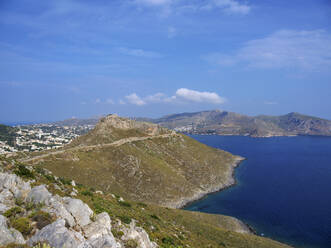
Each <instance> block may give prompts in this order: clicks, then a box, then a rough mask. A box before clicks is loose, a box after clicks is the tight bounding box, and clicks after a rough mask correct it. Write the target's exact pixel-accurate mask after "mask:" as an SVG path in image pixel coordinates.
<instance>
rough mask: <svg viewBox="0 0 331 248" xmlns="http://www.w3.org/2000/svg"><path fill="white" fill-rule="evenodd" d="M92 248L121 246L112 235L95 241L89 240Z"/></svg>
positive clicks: (118, 247) (115, 247) (119, 247)
mask: <svg viewBox="0 0 331 248" xmlns="http://www.w3.org/2000/svg"><path fill="white" fill-rule="evenodd" d="M89 243H90V244H91V246H92V247H93V248H121V245H120V244H119V243H117V242H116V240H115V238H114V236H113V235H104V236H102V237H98V238H95V239H91V240H89Z"/></svg>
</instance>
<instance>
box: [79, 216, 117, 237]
mask: <svg viewBox="0 0 331 248" xmlns="http://www.w3.org/2000/svg"><path fill="white" fill-rule="evenodd" d="M83 231H84V233H85V237H87V238H88V239H96V238H99V237H102V236H104V235H111V236H112V233H111V220H110V218H109V215H108V214H107V213H105V212H103V213H101V214H98V215H97V216H96V221H95V222H92V223H90V224H89V225H86V226H85V227H84V228H83Z"/></svg>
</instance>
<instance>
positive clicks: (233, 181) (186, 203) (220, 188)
mask: <svg viewBox="0 0 331 248" xmlns="http://www.w3.org/2000/svg"><path fill="white" fill-rule="evenodd" d="M235 157H236V158H235V160H234V161H233V162H232V164H231V174H230V178H228V182H227V183H225V184H224V183H222V184H221V185H217V186H213V187H211V188H209V189H208V190H206V191H202V192H199V193H198V194H196V195H194V196H193V197H190V198H188V197H187V198H186V199H182V200H179V202H180V203H177V206H175V208H179V209H184V208H185V207H187V206H189V205H191V204H192V203H194V202H197V201H200V200H202V199H204V198H205V197H207V196H208V195H210V194H214V193H217V192H221V191H223V190H226V189H228V188H230V187H232V186H235V185H236V184H237V180H236V178H235V169H236V168H238V167H239V166H240V164H241V163H242V162H243V161H245V160H246V158H244V157H241V156H237V155H236V156H235Z"/></svg>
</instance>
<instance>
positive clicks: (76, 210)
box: [0, 173, 157, 248]
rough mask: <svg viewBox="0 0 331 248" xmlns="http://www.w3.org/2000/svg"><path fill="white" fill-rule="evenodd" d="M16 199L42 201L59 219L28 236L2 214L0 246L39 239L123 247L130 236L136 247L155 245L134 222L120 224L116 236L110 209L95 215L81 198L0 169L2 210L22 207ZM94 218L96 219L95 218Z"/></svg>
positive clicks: (69, 247) (80, 247)
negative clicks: (116, 236)
mask: <svg viewBox="0 0 331 248" xmlns="http://www.w3.org/2000/svg"><path fill="white" fill-rule="evenodd" d="M17 199H20V200H21V204H23V203H22V202H25V203H30V204H31V203H32V204H35V205H43V208H42V211H44V212H47V213H49V214H51V215H52V216H53V217H54V218H56V220H55V221H54V222H53V223H50V224H48V225H46V226H44V227H43V228H41V230H38V229H37V228H36V229H35V233H33V232H32V233H33V234H31V235H28V234H25V238H24V237H23V235H22V233H20V232H19V231H18V230H15V229H14V228H12V227H10V225H9V220H8V219H7V218H6V217H5V216H3V215H0V246H3V245H8V244H12V243H15V244H25V243H27V245H29V246H33V245H34V244H36V243H48V244H49V245H50V246H51V247H54V248H62V247H66V248H123V247H125V242H126V241H128V240H135V242H136V243H137V245H138V246H137V248H155V247H157V245H156V244H155V243H154V242H151V241H150V239H149V236H148V234H147V233H146V231H145V230H144V229H142V228H140V227H137V226H136V225H135V222H134V221H133V222H132V223H131V225H130V226H126V225H121V230H122V232H123V233H124V235H123V236H122V237H121V238H122V239H120V240H116V238H115V237H114V236H113V233H112V220H111V219H110V217H109V215H108V213H106V212H103V213H100V214H98V215H94V213H93V211H92V210H91V209H90V207H89V206H88V205H87V204H85V203H84V202H83V201H81V200H80V199H74V198H70V197H60V196H58V195H52V194H51V193H50V192H49V191H48V189H47V187H46V186H45V185H39V186H35V187H33V188H32V189H31V186H30V183H29V182H24V181H23V180H21V179H20V178H19V177H18V176H16V175H14V174H8V173H0V201H1V202H0V203H1V205H0V211H2V212H3V213H4V212H6V211H7V214H8V209H10V211H12V209H15V208H17V209H21V208H20V207H18V206H17V205H16V201H17ZM20 212H23V213H22V216H21V217H24V218H28V217H29V216H30V215H31V213H30V214H29V211H27V210H24V209H22V210H20ZM92 219H94V221H92Z"/></svg>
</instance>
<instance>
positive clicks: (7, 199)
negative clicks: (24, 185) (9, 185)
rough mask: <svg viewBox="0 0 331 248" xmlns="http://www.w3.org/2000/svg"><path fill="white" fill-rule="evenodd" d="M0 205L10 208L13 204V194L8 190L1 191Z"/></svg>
mask: <svg viewBox="0 0 331 248" xmlns="http://www.w3.org/2000/svg"><path fill="white" fill-rule="evenodd" d="M0 203H2V204H5V205H7V206H12V205H14V204H15V199H14V195H13V193H12V192H11V191H10V190H9V189H6V188H5V189H3V190H2V191H1V193H0Z"/></svg>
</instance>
